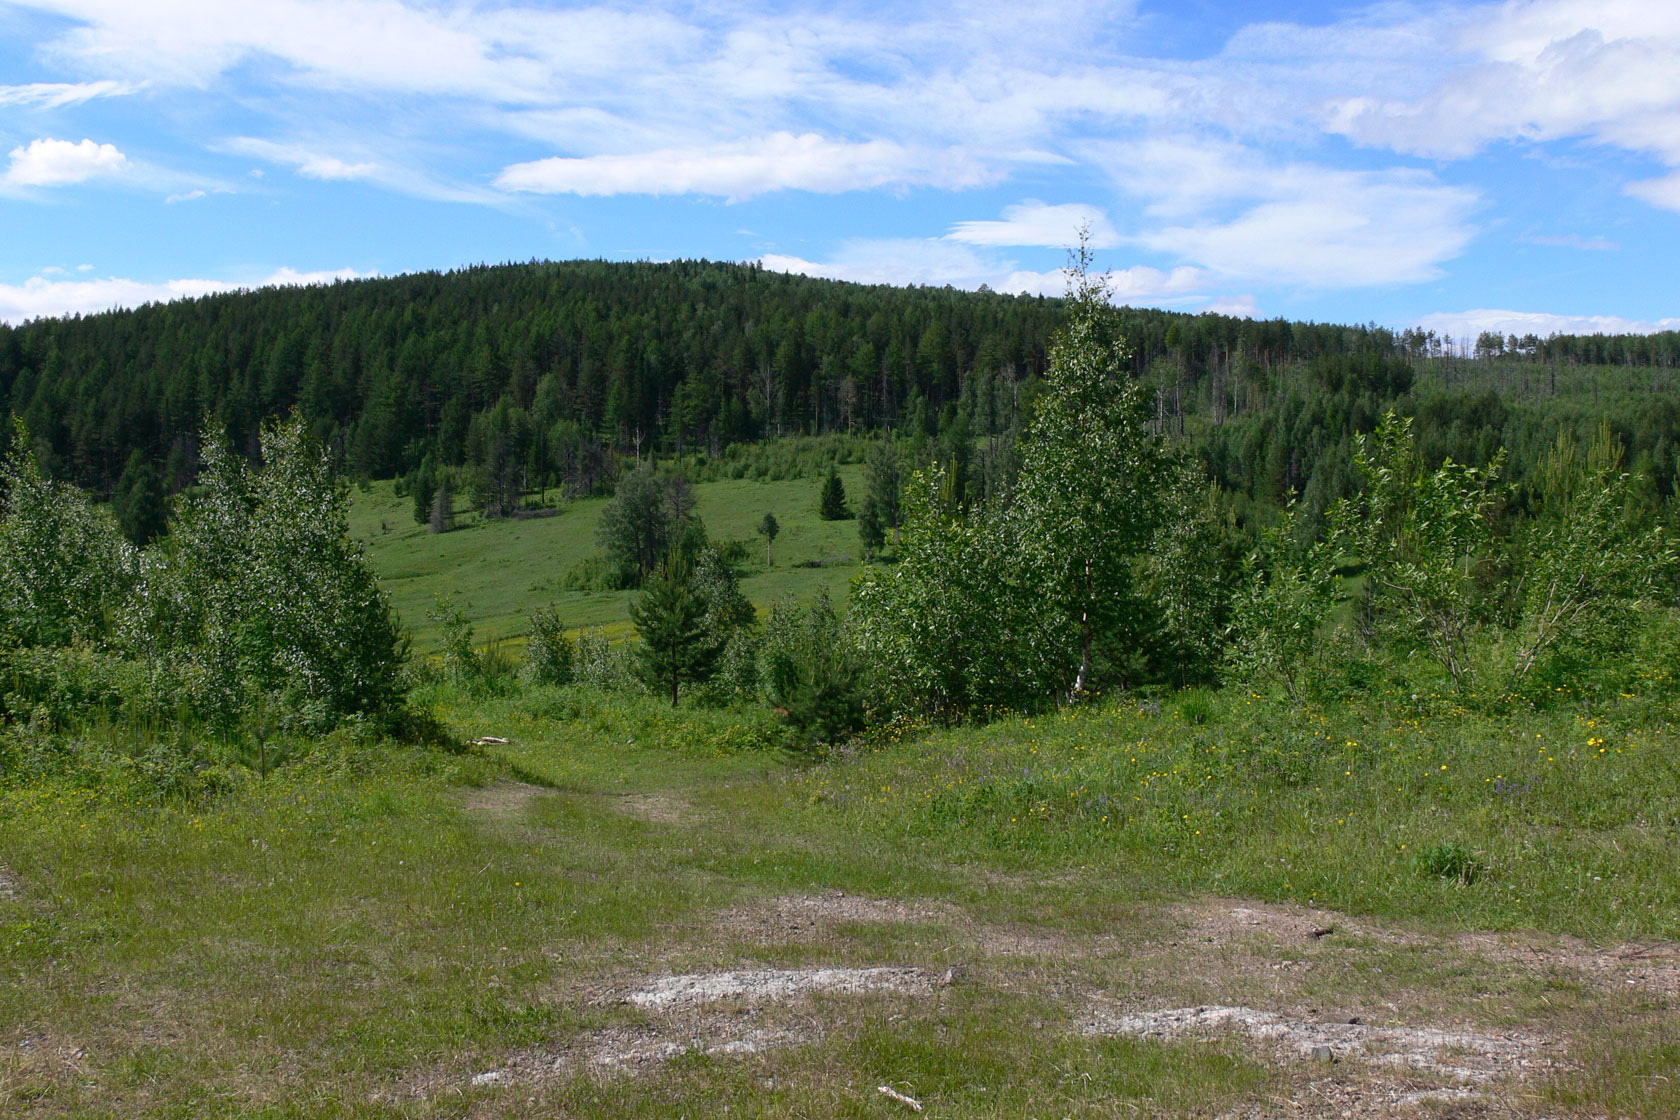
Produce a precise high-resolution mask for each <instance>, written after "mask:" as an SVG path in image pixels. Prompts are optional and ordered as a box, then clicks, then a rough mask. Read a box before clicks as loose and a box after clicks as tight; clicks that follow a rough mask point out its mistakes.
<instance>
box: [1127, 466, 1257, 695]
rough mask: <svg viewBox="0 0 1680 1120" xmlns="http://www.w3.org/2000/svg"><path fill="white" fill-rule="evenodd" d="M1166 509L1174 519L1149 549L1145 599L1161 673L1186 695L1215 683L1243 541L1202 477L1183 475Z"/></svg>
mask: <svg viewBox="0 0 1680 1120" xmlns="http://www.w3.org/2000/svg"><path fill="white" fill-rule="evenodd" d="M1166 505H1167V508H1168V509H1169V510H1171V511H1174V512H1173V513H1171V515H1170V516H1168V517H1166V518H1165V520H1164V521H1163V522H1162V524H1161V525H1160V526H1159V528H1158V529H1157V530H1156V533H1155V536H1154V538H1153V540H1152V541H1151V542H1150V546H1149V551H1148V552H1147V553H1146V554H1145V556H1144V558H1143V561H1142V563H1141V565H1140V571H1139V591H1140V593H1141V595H1142V597H1143V599H1144V600H1145V602H1147V603H1148V604H1150V605H1151V606H1152V607H1153V608H1154V609H1155V611H1156V612H1158V618H1159V623H1158V626H1157V631H1158V633H1157V634H1156V636H1155V640H1154V642H1153V643H1152V644H1153V645H1154V647H1155V648H1154V650H1153V651H1152V655H1153V658H1154V660H1155V661H1156V663H1157V667H1158V669H1159V670H1160V671H1161V672H1163V673H1164V674H1165V675H1166V676H1167V678H1168V679H1170V680H1171V681H1172V682H1173V683H1175V684H1177V685H1179V686H1180V687H1183V686H1185V685H1188V684H1190V683H1192V682H1194V681H1209V680H1212V679H1214V677H1215V676H1216V675H1217V671H1218V668H1219V661H1220V657H1221V655H1222V653H1223V650H1224V644H1225V637H1226V632H1227V629H1228V626H1229V621H1230V614H1231V606H1232V599H1233V596H1234V595H1235V594H1236V593H1237V592H1238V590H1239V588H1240V585H1241V582H1242V581H1241V576H1242V571H1241V556H1242V549H1241V543H1242V541H1241V537H1240V535H1239V534H1238V532H1237V530H1236V528H1235V526H1234V524H1233V523H1232V518H1231V517H1230V516H1229V514H1228V513H1227V512H1226V509H1225V505H1224V501H1223V496H1222V495H1221V494H1220V492H1219V488H1218V487H1217V486H1211V487H1210V486H1208V485H1206V484H1205V483H1203V482H1202V480H1201V478H1200V472H1198V471H1193V470H1190V469H1183V470H1181V471H1180V472H1179V474H1178V477H1177V478H1175V479H1174V480H1173V482H1172V490H1171V492H1169V494H1168V495H1167V497H1166Z"/></svg>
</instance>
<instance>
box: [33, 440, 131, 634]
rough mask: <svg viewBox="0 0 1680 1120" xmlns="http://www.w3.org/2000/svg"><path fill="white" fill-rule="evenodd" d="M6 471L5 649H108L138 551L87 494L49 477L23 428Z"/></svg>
mask: <svg viewBox="0 0 1680 1120" xmlns="http://www.w3.org/2000/svg"><path fill="white" fill-rule="evenodd" d="M12 448H13V454H12V455H11V456H10V457H9V458H8V459H7V460H6V461H5V464H4V466H3V467H0V496H3V498H4V504H3V505H0V646H5V645H14V646H57V645H68V644H70V643H71V642H78V641H79V642H92V643H96V644H100V643H104V642H106V641H107V640H108V638H109V621H110V619H111V617H112V616H113V615H114V614H116V613H117V612H118V611H119V610H121V608H122V604H123V602H124V601H125V599H126V598H127V596H128V594H129V589H130V588H131V587H132V586H133V584H134V578H135V567H136V553H135V551H134V548H133V547H132V546H131V545H129V543H128V542H127V541H126V540H124V539H123V536H122V533H121V532H120V531H119V530H118V528H117V525H116V522H114V521H113V520H112V519H111V517H110V516H109V515H108V514H107V513H106V512H105V511H104V510H101V509H99V508H98V507H96V506H95V505H94V504H93V503H92V502H91V501H90V500H89V499H88V497H87V495H85V494H82V493H81V492H79V491H77V490H75V489H74V488H72V487H68V486H64V485H61V484H59V483H56V482H53V481H52V480H50V479H48V478H45V477H44V476H43V475H42V474H41V468H40V465H39V464H38V463H37V462H36V461H35V456H34V454H33V453H31V452H30V451H29V433H28V431H27V430H26V429H25V428H24V427H23V426H22V425H21V424H19V425H18V426H17V431H16V434H15V436H14V438H13V441H12Z"/></svg>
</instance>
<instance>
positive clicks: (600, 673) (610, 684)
mask: <svg viewBox="0 0 1680 1120" xmlns="http://www.w3.org/2000/svg"><path fill="white" fill-rule="evenodd" d="M575 678H576V680H577V683H578V684H583V685H588V686H589V687H591V688H598V689H600V690H601V691H603V692H624V691H630V690H635V689H639V688H640V684H639V683H638V681H637V679H636V674H635V671H634V670H633V669H632V668H631V658H630V647H629V646H628V645H626V644H619V645H614V644H613V643H612V642H610V641H608V640H607V636H606V635H605V634H604V633H602V632H601V630H600V629H598V628H596V627H590V628H589V629H587V630H585V631H583V632H582V633H581V634H579V635H578V640H577V667H576V671H575Z"/></svg>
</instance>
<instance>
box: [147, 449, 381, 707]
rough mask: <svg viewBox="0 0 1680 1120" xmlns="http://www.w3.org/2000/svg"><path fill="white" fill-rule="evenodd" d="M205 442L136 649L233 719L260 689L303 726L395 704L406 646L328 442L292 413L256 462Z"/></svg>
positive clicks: (155, 572)
mask: <svg viewBox="0 0 1680 1120" xmlns="http://www.w3.org/2000/svg"><path fill="white" fill-rule="evenodd" d="M205 448H206V450H205V459H206V463H205V468H204V470H203V472H202V473H201V474H200V477H199V481H200V486H199V487H198V488H197V489H195V490H194V491H192V492H191V493H189V494H183V495H182V496H181V499H180V500H178V502H177V510H176V517H175V520H174V521H173V522H172V523H171V527H170V534H169V539H168V541H167V546H168V549H167V552H164V553H160V554H156V555H150V554H149V555H148V556H147V557H146V562H145V563H144V564H143V566H142V575H141V583H140V596H139V600H140V601H139V604H138V612H137V618H136V619H135V622H134V624H133V626H132V628H131V630H130V636H129V640H130V642H131V643H133V646H132V648H135V649H136V650H137V651H142V652H154V651H156V652H162V651H167V653H168V655H169V656H173V657H176V658H179V659H180V661H181V662H182V663H183V665H184V666H185V667H186V672H187V675H188V676H189V678H190V679H191V681H192V685H191V687H192V689H193V692H194V700H195V706H197V707H199V708H200V709H201V710H202V711H203V712H204V713H205V714H206V715H208V716H210V717H211V718H213V719H215V720H217V721H218V722H221V723H224V724H225V723H227V722H228V721H231V720H235V719H237V718H238V714H239V713H240V712H242V711H245V710H247V709H248V708H249V707H251V706H252V705H253V704H255V703H257V702H259V698H261V697H263V696H268V697H272V698H273V702H275V703H277V704H278V706H279V707H280V708H282V709H283V710H285V711H286V712H287V713H288V717H287V718H288V720H289V721H290V722H291V723H292V724H293V725H295V726H299V727H313V728H322V727H330V726H332V725H334V724H336V723H338V722H339V721H340V720H341V719H343V718H345V717H348V716H351V715H355V714H360V715H362V716H366V717H377V716H381V715H385V714H393V713H397V712H399V711H400V710H401V708H402V687H401V678H400V672H401V667H402V664H403V661H404V660H405V659H406V656H407V651H406V642H405V640H404V639H403V637H402V635H401V634H400V633H399V632H398V630H397V627H396V623H395V621H394V620H393V619H392V616H391V610H390V604H389V602H388V600H387V599H386V598H385V595H384V593H383V592H382V591H381V590H380V589H379V584H378V579H377V577H376V576H375V575H374V572H373V570H372V568H371V567H370V566H369V565H368V563H367V560H366V558H365V556H364V554H363V552H362V548H361V546H360V545H358V544H356V543H354V542H352V541H351V540H350V538H349V535H348V532H347V516H348V503H349V494H348V488H347V487H345V486H344V485H343V483H342V482H341V481H339V480H338V479H337V478H335V476H334V474H333V472H332V469H331V465H330V461H329V459H328V458H327V456H326V454H325V452H324V451H323V450H322V449H321V448H320V447H319V446H317V445H316V444H315V443H314V442H313V441H312V440H311V439H310V438H309V437H308V436H307V435H306V433H305V432H304V431H303V427H302V425H301V423H298V422H296V421H292V422H288V423H285V424H278V425H274V426H272V427H270V428H267V429H265V430H264V432H263V434H262V440H261V449H262V454H263V460H264V468H263V469H262V470H261V471H259V472H252V471H250V470H249V469H248V468H247V467H246V466H245V464H244V463H243V462H242V461H240V460H239V459H238V458H237V457H236V456H234V455H233V454H232V453H231V452H230V451H228V450H226V449H225V447H223V446H222V445H221V444H220V443H219V442H218V441H216V440H215V439H214V438H212V437H206V441H205Z"/></svg>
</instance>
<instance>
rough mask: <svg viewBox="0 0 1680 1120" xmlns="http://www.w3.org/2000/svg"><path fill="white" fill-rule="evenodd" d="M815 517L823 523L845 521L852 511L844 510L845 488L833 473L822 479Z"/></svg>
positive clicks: (838, 477) (830, 472)
mask: <svg viewBox="0 0 1680 1120" xmlns="http://www.w3.org/2000/svg"><path fill="white" fill-rule="evenodd" d="M817 516H818V517H820V518H822V519H823V520H824V521H846V520H849V519H850V518H851V516H852V511H851V510H849V509H847V508H846V486H845V483H843V482H841V481H840V476H839V475H838V474H835V473H834V472H833V471H829V472H828V477H827V478H825V479H823V484H822V494H821V496H820V497H819V498H818V499H817Z"/></svg>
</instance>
